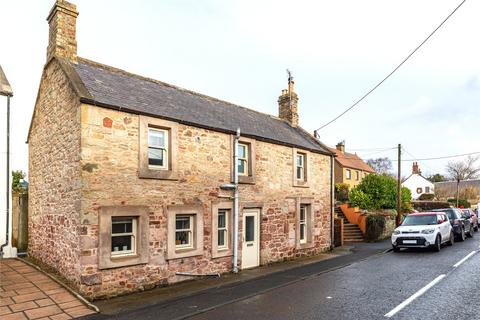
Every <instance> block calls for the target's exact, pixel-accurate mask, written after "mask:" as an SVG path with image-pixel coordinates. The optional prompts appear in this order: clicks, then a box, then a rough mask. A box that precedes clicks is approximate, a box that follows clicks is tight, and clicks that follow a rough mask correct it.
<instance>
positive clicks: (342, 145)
mask: <svg viewBox="0 0 480 320" xmlns="http://www.w3.org/2000/svg"><path fill="white" fill-rule="evenodd" d="M335 147H336V148H337V150H340V151H341V152H342V153H345V140H343V141H340V142H339V143H337V145H336V146H335Z"/></svg>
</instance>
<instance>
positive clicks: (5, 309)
mask: <svg viewBox="0 0 480 320" xmlns="http://www.w3.org/2000/svg"><path fill="white" fill-rule="evenodd" d="M10 313H12V311H10V309H8V307H6V306H5V307H0V316H3V315H5V314H10Z"/></svg>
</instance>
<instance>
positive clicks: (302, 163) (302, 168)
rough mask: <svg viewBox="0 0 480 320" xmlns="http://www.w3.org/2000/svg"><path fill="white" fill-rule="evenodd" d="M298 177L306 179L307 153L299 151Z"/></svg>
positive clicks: (301, 179)
mask: <svg viewBox="0 0 480 320" xmlns="http://www.w3.org/2000/svg"><path fill="white" fill-rule="evenodd" d="M296 158H297V159H296V169H297V170H296V177H297V180H300V181H305V154H303V153H297V157H296Z"/></svg>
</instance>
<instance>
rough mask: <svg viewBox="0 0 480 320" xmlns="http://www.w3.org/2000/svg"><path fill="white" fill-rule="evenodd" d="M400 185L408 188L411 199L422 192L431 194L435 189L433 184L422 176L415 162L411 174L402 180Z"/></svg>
mask: <svg viewBox="0 0 480 320" xmlns="http://www.w3.org/2000/svg"><path fill="white" fill-rule="evenodd" d="M402 186H404V187H407V188H408V189H410V191H411V192H412V199H413V200H417V199H418V198H419V197H420V195H422V194H424V193H428V194H433V193H434V191H435V186H434V184H433V183H431V182H430V181H429V180H427V179H426V178H425V177H423V176H422V172H421V171H420V169H419V168H418V163H417V162H414V163H413V167H412V174H411V175H410V176H409V177H408V178H407V179H405V181H403V183H402Z"/></svg>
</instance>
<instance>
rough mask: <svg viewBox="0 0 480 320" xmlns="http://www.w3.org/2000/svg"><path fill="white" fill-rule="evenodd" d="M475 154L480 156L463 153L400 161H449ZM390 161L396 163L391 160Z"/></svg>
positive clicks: (478, 152) (479, 152)
mask: <svg viewBox="0 0 480 320" xmlns="http://www.w3.org/2000/svg"><path fill="white" fill-rule="evenodd" d="M475 154H480V151H477V152H469V153H463V154H455V155H451V156H443V157H435V158H423V159H402V161H428V160H441V159H450V158H458V157H465V156H472V155H475ZM392 161H397V160H393V159H392Z"/></svg>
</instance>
